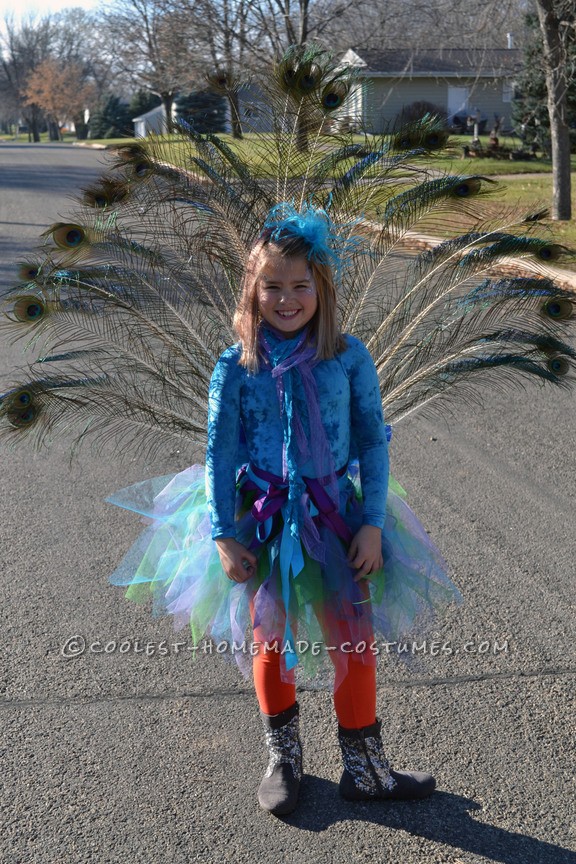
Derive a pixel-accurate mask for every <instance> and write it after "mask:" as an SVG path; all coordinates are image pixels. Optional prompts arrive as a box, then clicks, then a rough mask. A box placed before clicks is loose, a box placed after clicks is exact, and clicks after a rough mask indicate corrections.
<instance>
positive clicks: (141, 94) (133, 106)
mask: <svg viewBox="0 0 576 864" xmlns="http://www.w3.org/2000/svg"><path fill="white" fill-rule="evenodd" d="M161 104H162V100H161V99H160V97H159V96H157V95H156V94H155V93H151V92H150V91H149V90H139V91H138V92H137V93H135V94H134V96H133V97H132V99H131V100H130V105H129V106H128V110H129V112H130V117H131V119H132V120H133V119H134V117H141V116H142V114H147V113H148V111H152V109H153V108H157V107H158V105H161Z"/></svg>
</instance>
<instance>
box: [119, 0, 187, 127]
mask: <svg viewBox="0 0 576 864" xmlns="http://www.w3.org/2000/svg"><path fill="white" fill-rule="evenodd" d="M102 37H103V41H104V45H105V49H106V50H107V53H108V55H109V56H114V57H115V58H116V66H117V70H118V72H119V73H120V74H121V75H123V76H124V77H125V78H126V80H128V81H130V83H131V84H132V85H133V86H135V87H136V88H137V89H141V90H149V91H150V92H152V93H156V94H157V95H158V96H159V97H160V98H161V99H162V104H163V105H164V110H165V112H166V122H167V126H168V128H169V129H170V128H171V125H172V106H173V104H174V100H175V98H176V95H177V94H178V93H179V92H180V91H181V90H183V89H185V88H189V87H190V86H191V84H192V81H193V80H194V76H195V73H194V70H193V66H192V63H191V53H192V52H191V48H192V46H191V44H190V31H189V28H188V27H182V22H181V20H179V18H178V16H176V15H174V14H173V11H172V10H171V9H170V7H169V6H168V5H167V3H166V2H164V0H117V2H116V4H115V5H114V6H112V7H110V8H109V9H107V10H106V11H105V13H104V14H103V28H102Z"/></svg>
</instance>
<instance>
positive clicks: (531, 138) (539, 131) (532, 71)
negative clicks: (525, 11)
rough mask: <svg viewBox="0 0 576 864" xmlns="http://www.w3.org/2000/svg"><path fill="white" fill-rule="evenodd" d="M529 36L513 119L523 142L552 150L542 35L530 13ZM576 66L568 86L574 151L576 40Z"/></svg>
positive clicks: (573, 54)
mask: <svg viewBox="0 0 576 864" xmlns="http://www.w3.org/2000/svg"><path fill="white" fill-rule="evenodd" d="M526 25H527V28H528V32H529V35H528V39H527V43H526V48H525V50H524V68H523V70H522V73H521V75H520V77H519V78H518V79H517V81H516V90H517V95H516V97H515V99H514V102H513V103H512V119H513V121H514V124H515V129H516V132H517V133H518V134H519V135H520V137H521V138H522V142H523V143H524V144H525V145H526V146H529V145H531V144H535V145H536V146H537V147H538V148H539V149H541V150H543V151H544V152H545V153H546V154H547V155H549V153H550V118H549V115H548V108H547V104H546V98H547V93H546V79H545V76H544V64H543V62H542V36H541V33H540V26H539V23H538V18H537V16H536V15H527V16H526ZM569 64H570V66H571V67H572V75H571V76H570V86H569V88H568V93H567V96H568V118H569V123H570V127H571V130H572V131H571V133H570V139H571V150H572V152H573V153H575V152H576V40H572V44H571V45H570V48H569Z"/></svg>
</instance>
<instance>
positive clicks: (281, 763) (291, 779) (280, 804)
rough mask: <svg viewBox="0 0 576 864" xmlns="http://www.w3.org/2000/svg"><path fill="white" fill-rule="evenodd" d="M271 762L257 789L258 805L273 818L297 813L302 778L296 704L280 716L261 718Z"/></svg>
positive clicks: (265, 715)
mask: <svg viewBox="0 0 576 864" xmlns="http://www.w3.org/2000/svg"><path fill="white" fill-rule="evenodd" d="M262 721H263V723H264V731H265V733H266V745H267V747H268V752H269V754H270V762H269V763H268V768H267V769H266V773H265V775H264V777H263V779H262V782H261V783H260V788H259V789H258V801H259V803H260V806H261V807H262V808H263V809H264V810H269V811H270V812H271V813H274V815H275V816H286V815H287V814H288V813H292V811H293V810H295V809H296V804H297V803H298V790H299V788H300V778H301V777H302V745H301V743H300V737H299V735H298V703H297V702H295V703H294V705H292V706H291V707H290V708H287V709H286V711H282V713H281V714H274V715H272V716H269V715H268V714H262Z"/></svg>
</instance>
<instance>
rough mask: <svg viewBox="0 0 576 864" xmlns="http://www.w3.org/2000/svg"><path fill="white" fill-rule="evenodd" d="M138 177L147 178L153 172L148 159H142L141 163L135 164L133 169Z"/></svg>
mask: <svg viewBox="0 0 576 864" xmlns="http://www.w3.org/2000/svg"><path fill="white" fill-rule="evenodd" d="M133 171H134V174H135V175H136V177H140V178H142V177H147V176H148V174H150V173H151V171H152V166H151V165H150V162H148V160H147V159H142V160H141V161H140V162H135V163H134V167H133Z"/></svg>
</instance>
